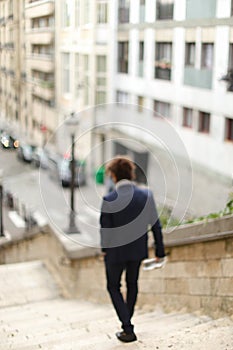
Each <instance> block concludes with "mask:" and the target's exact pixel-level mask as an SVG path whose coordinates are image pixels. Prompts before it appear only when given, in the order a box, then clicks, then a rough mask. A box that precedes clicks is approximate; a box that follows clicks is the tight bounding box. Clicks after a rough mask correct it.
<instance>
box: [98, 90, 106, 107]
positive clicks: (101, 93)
mask: <svg viewBox="0 0 233 350" xmlns="http://www.w3.org/2000/svg"><path fill="white" fill-rule="evenodd" d="M103 103H106V91H96V104H97V105H98V104H103Z"/></svg>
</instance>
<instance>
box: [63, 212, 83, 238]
mask: <svg viewBox="0 0 233 350" xmlns="http://www.w3.org/2000/svg"><path fill="white" fill-rule="evenodd" d="M75 216H76V215H75V212H74V211H71V212H70V221H69V227H68V228H67V229H66V230H65V232H66V233H67V234H75V233H81V232H80V230H79V229H78V227H77V226H76V223H75Z"/></svg>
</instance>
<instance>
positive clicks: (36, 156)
mask: <svg viewBox="0 0 233 350" xmlns="http://www.w3.org/2000/svg"><path fill="white" fill-rule="evenodd" d="M31 163H32V165H33V166H35V167H37V168H39V167H41V168H43V169H47V168H48V163H49V154H48V152H47V151H46V150H45V149H44V148H42V147H36V148H35V150H34V151H33V153H32V160H31Z"/></svg>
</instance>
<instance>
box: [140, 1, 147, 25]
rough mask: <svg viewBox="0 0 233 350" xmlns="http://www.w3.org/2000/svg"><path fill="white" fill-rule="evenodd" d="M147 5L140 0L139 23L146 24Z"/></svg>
mask: <svg viewBox="0 0 233 350" xmlns="http://www.w3.org/2000/svg"><path fill="white" fill-rule="evenodd" d="M145 5H146V0H140V10H139V11H140V13H139V22H141V23H143V22H145Z"/></svg>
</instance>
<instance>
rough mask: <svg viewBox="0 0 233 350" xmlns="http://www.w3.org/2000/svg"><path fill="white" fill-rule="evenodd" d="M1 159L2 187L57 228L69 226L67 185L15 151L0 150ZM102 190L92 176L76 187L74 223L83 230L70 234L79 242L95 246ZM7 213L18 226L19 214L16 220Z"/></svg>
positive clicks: (96, 244) (97, 236)
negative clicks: (75, 216)
mask: <svg viewBox="0 0 233 350" xmlns="http://www.w3.org/2000/svg"><path fill="white" fill-rule="evenodd" d="M0 159H1V164H3V165H4V180H3V184H4V190H5V191H10V192H11V193H12V194H13V196H14V198H17V199H18V200H19V202H20V203H23V204H25V206H26V209H27V210H29V211H33V212H34V213H36V215H37V216H39V217H40V218H41V220H43V219H45V220H47V221H48V222H49V223H50V224H52V226H53V227H55V228H56V229H57V230H58V231H60V232H61V233H62V232H64V230H65V229H66V228H67V227H68V219H69V212H70V190H69V188H63V187H62V186H60V184H59V183H56V182H54V180H51V179H50V177H49V175H48V173H47V171H46V170H43V169H35V168H33V167H32V166H31V165H30V164H25V163H22V162H20V161H19V160H18V159H17V157H16V152H14V151H12V152H5V151H2V150H1V153H0ZM104 191H105V187H104V186H103V185H96V184H95V181H94V179H93V178H89V179H88V181H87V185H86V186H83V187H80V188H76V191H75V207H76V211H77V212H78V216H77V220H76V223H77V226H78V227H79V229H80V231H81V232H82V234H81V235H73V236H72V239H75V240H77V239H78V242H79V243H81V244H84V245H88V246H98V242H99V233H98V231H99V208H100V203H101V197H102V195H103V193H104ZM8 215H9V214H8ZM10 215H11V219H12V220H15V221H14V223H15V225H16V226H17V227H20V224H21V223H20V218H19V219H18V220H17V217H16V215H15V214H12V213H11V214H10Z"/></svg>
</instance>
